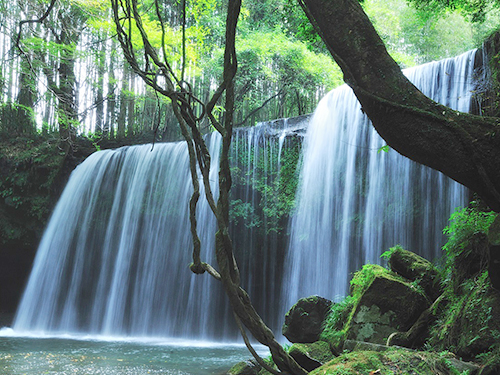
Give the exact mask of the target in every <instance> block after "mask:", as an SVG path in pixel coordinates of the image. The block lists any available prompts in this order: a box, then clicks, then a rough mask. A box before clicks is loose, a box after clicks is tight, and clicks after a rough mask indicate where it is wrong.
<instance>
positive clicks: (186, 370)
mask: <svg viewBox="0 0 500 375" xmlns="http://www.w3.org/2000/svg"><path fill="white" fill-rule="evenodd" d="M261 354H264V355H265V353H261ZM248 358H249V353H248V351H247V349H246V348H245V347H244V346H243V345H238V344H220V343H207V342H197V341H185V340H181V341H180V340H168V341H167V340H157V341H154V342H151V341H149V342H146V341H140V340H129V339H127V340H118V339H107V340H106V339H99V340H96V339H85V338H69V337H68V338H61V337H59V338H48V337H46V338H43V337H39V338H34V337H16V336H15V335H13V333H12V332H11V331H10V330H8V329H2V330H0V374H1V375H25V374H26V375H35V374H36V375H40V374H50V375H63V374H64V375H69V374H78V375H80V374H81V375H118V374H119V375H143V374H163V375H222V374H225V373H226V372H227V370H229V368H231V367H232V366H233V365H234V364H235V363H237V362H240V361H242V360H245V359H248Z"/></svg>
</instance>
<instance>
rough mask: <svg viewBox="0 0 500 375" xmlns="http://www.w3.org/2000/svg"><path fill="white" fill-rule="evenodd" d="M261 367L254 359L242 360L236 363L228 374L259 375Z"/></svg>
mask: <svg viewBox="0 0 500 375" xmlns="http://www.w3.org/2000/svg"><path fill="white" fill-rule="evenodd" d="M260 370H261V367H260V365H259V364H257V363H255V362H253V361H242V362H238V363H237V364H235V365H234V366H233V367H231V369H230V370H229V371H228V372H227V375H259V371H260Z"/></svg>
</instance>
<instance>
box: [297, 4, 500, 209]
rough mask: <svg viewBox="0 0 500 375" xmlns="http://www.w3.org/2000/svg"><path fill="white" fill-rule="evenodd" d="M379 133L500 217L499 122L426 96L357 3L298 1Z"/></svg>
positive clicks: (394, 146) (411, 157)
mask: <svg viewBox="0 0 500 375" xmlns="http://www.w3.org/2000/svg"><path fill="white" fill-rule="evenodd" d="M299 2H300V4H301V6H302V7H303V9H304V11H305V12H306V14H307V17H308V18H309V20H310V21H311V22H312V23H313V25H314V27H315V28H316V30H317V31H318V32H319V34H320V36H321V38H322V39H323V41H324V42H325V43H326V45H327V47H328V49H329V50H330V52H331V54H332V56H333V58H334V59H335V60H336V62H337V63H338V64H339V66H340V67H341V69H342V71H343V73H344V79H345V81H346V83H347V84H348V85H349V86H350V87H351V88H352V89H353V91H354V93H355V94H356V96H357V98H358V100H359V101H360V103H361V105H362V109H363V111H364V112H366V114H367V115H368V117H369V118H370V119H371V120H372V122H373V125H374V127H375V129H376V130H377V132H378V133H379V134H380V135H381V136H382V138H383V139H384V140H385V141H386V142H387V144H388V145H389V146H390V147H392V148H394V149H395V150H396V151H398V152H399V153H401V154H402V155H404V156H407V157H408V158H410V159H412V160H414V161H416V162H418V163H421V164H424V165H427V166H429V167H431V168H434V169H436V170H439V171H441V172H443V173H444V174H445V175H447V176H449V177H451V178H452V179H454V180H455V181H458V182H459V183H461V184H463V185H465V186H466V187H468V188H470V189H471V190H473V191H475V192H476V193H478V194H479V195H480V196H481V197H482V198H483V199H484V201H485V202H486V203H487V204H488V205H489V206H490V208H491V209H493V210H495V211H497V212H499V211H500V126H499V122H500V119H498V118H492V117H480V116H474V115H470V114H464V113H461V112H457V111H454V110H451V109H450V108H448V107H445V106H443V105H440V104H438V103H436V102H434V101H432V100H431V99H429V98H428V97H426V96H425V95H423V94H422V93H421V92H420V91H419V90H418V89H417V88H416V87H415V86H414V85H413V84H412V83H411V82H410V81H409V80H408V79H407V78H406V77H405V76H404V74H403V73H402V71H401V69H400V67H399V66H398V65H397V63H396V62H395V61H394V60H393V59H392V58H391V57H390V56H389V54H388V52H387V50H386V48H385V46H384V43H383V42H382V40H381V39H380V37H379V36H378V34H377V32H376V31H375V28H374V27H373V25H372V23H371V22H370V20H369V19H368V16H367V15H366V14H365V12H364V11H363V9H362V7H361V5H360V3H359V2H358V1H357V0H299Z"/></svg>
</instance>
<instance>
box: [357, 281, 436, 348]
mask: <svg viewBox="0 0 500 375" xmlns="http://www.w3.org/2000/svg"><path fill="white" fill-rule="evenodd" d="M428 307H429V302H428V300H427V298H426V297H425V296H424V295H423V294H422V293H421V292H420V291H419V290H417V288H415V287H414V286H413V285H412V284H411V283H408V282H405V281H403V280H400V279H399V278H398V277H394V276H392V275H390V274H389V273H387V274H378V275H376V276H375V277H374V278H373V280H372V281H371V283H370V284H369V286H368V287H367V288H366V290H365V291H364V292H363V294H362V295H361V297H360V299H359V302H358V303H357V305H356V309H355V311H354V315H353V318H352V320H351V325H350V327H349V331H348V337H347V338H348V339H352V340H357V341H369V342H372V343H376V344H385V343H386V342H387V338H388V337H389V336H390V335H391V334H392V333H393V332H397V331H406V330H408V329H409V328H410V327H411V326H412V325H413V323H415V321H416V320H417V319H418V317H419V316H420V314H422V312H423V311H424V310H425V309H427V308H428Z"/></svg>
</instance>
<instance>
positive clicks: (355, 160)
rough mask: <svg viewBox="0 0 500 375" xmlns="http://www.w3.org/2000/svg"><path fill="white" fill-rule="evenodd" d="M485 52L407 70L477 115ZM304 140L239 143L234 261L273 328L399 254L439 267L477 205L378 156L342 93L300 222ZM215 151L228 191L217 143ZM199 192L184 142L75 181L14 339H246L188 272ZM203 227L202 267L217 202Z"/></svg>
mask: <svg viewBox="0 0 500 375" xmlns="http://www.w3.org/2000/svg"><path fill="white" fill-rule="evenodd" d="M473 56H474V53H473V52H471V53H469V54H466V55H463V56H460V57H458V58H456V59H449V60H445V61H442V62H437V63H432V64H428V65H424V66H422V67H419V68H416V69H412V70H410V71H408V72H407V74H408V75H409V76H411V79H412V80H413V81H414V82H415V83H416V84H417V85H418V86H419V87H421V88H422V89H423V90H424V92H425V93H427V94H428V95H430V96H432V97H433V98H435V99H436V100H439V101H441V102H442V103H444V104H447V105H449V106H452V107H454V108H457V109H459V110H462V111H467V110H468V105H469V102H470V92H471V74H472V73H471V72H472V68H471V66H472V60H473ZM302 128H303V125H301V123H300V122H299V123H293V120H292V119H290V120H289V121H284V122H282V123H281V125H279V126H278V125H276V124H273V125H267V124H261V125H259V126H256V127H251V128H246V129H237V130H235V132H234V139H233V149H232V156H231V158H232V172H233V191H232V203H231V228H230V230H231V235H232V237H233V241H234V247H235V253H236V258H237V261H238V263H239V265H240V269H241V275H242V284H243V286H244V287H245V288H246V289H247V290H248V291H249V293H250V296H251V298H252V300H253V302H254V303H255V305H256V308H257V310H258V311H259V312H260V313H261V314H262V315H263V317H264V320H265V321H267V322H268V323H269V324H270V326H271V327H272V328H274V329H276V330H278V329H279V322H280V320H281V316H282V313H283V309H285V308H288V307H289V306H290V305H291V304H293V303H294V302H295V301H296V299H297V298H299V297H303V296H306V295H310V294H320V295H323V296H325V297H329V298H334V297H335V296H336V295H341V294H344V293H345V292H346V290H347V286H348V276H349V273H350V272H352V271H353V270H355V269H356V268H358V267H359V266H361V265H362V264H363V263H366V262H372V263H377V262H380V258H379V256H380V254H381V252H383V251H384V250H387V249H388V248H389V247H390V246H393V245H395V244H398V243H400V244H402V245H403V246H405V247H407V248H409V249H410V250H413V251H416V252H419V253H421V254H423V255H425V256H427V257H429V258H433V257H436V256H438V255H439V248H440V246H441V245H442V240H443V238H442V234H441V231H442V228H443V227H444V226H445V224H446V220H447V218H448V216H449V214H450V213H451V212H452V211H453V209H454V208H455V207H456V206H458V205H463V204H464V203H465V202H466V191H465V190H464V189H463V188H462V187H460V186H459V185H458V184H456V183H454V182H452V181H450V180H449V179H447V178H445V177H443V176H442V175H440V174H439V173H437V172H434V171H431V170H429V169H428V168H425V167H422V166H419V165H417V164H415V163H412V162H411V161H409V160H406V159H405V158H403V157H401V156H400V155H398V154H397V153H396V152H395V151H394V150H390V151H389V152H384V151H381V147H382V146H384V143H383V141H382V140H381V139H380V138H379V137H378V136H377V134H376V133H375V131H374V130H373V129H372V127H371V126H370V125H369V121H368V119H367V118H366V117H365V116H364V115H363V114H362V112H361V110H360V107H359V104H358V103H357V101H356V99H355V97H354V95H353V94H352V92H351V91H350V90H349V89H348V88H347V87H341V88H338V89H336V90H334V91H332V92H331V93H330V94H328V95H327V96H326V97H325V98H324V99H323V100H322V101H321V103H320V105H319V107H318V109H317V111H316V113H315V114H314V117H313V119H312V120H311V122H310V125H309V129H308V131H307V135H306V141H305V145H304V147H305V153H304V154H303V160H302V169H301V171H300V181H301V183H300V189H299V191H298V195H297V196H298V204H297V207H296V212H295V214H294V215H293V217H292V220H291V223H289V222H288V214H289V212H290V207H291V206H292V204H291V203H290V202H293V195H294V194H295V187H294V186H295V185H296V184H297V180H298V175H297V174H296V173H294V172H293V171H294V170H295V168H296V166H297V163H298V161H299V159H300V157H299V156H300V152H301V149H302V145H303V142H302V139H303V134H302V131H301V129H302ZM207 139H208V141H209V143H210V144H209V146H210V150H211V154H212V155H213V156H214V157H213V160H212V164H213V166H214V168H212V176H211V181H213V183H214V185H213V189H214V191H216V190H217V184H216V181H217V168H216V166H217V165H218V160H217V158H218V150H219V148H220V138H219V137H217V136H213V135H212V136H210V137H208V138H207ZM191 191H192V187H191V181H190V175H189V168H188V156H187V149H186V146H185V144H184V143H163V144H156V145H154V147H152V146H151V145H144V146H132V147H123V148H120V149H117V150H106V151H100V152H96V153H94V154H93V155H91V156H90V157H89V158H88V159H87V160H85V162H84V163H82V164H81V165H80V166H78V167H77V168H76V169H75V171H74V172H73V173H72V175H71V178H70V180H69V182H68V185H67V187H66V189H65V190H64V192H63V194H62V196H61V198H60V201H59V202H58V204H57V206H56V208H55V211H54V213H53V215H52V218H51V220H50V222H49V224H48V227H47V229H46V232H45V234H44V236H43V238H42V241H41V243H40V246H39V249H38V252H37V256H36V259H35V263H34V266H33V270H32V273H31V276H30V279H29V281H28V284H27V287H26V290H25V293H24V295H23V298H22V301H21V303H20V306H19V308H18V311H17V314H16V318H15V322H14V327H13V328H14V330H15V331H16V332H18V333H20V334H22V333H26V334H33V333H35V334H36V333H38V334H48V335H53V334H66V333H69V334H79V335H81V334H84V335H92V336H135V337H182V338H196V339H210V340H213V339H216V340H234V339H235V338H236V336H237V329H236V327H235V326H234V324H233V318H232V313H231V310H230V308H229V306H228V305H227V298H225V295H224V293H223V291H222V288H221V286H220V284H219V283H218V282H217V281H215V280H212V278H211V277H209V276H208V275H201V276H199V275H194V274H192V273H191V272H190V271H189V269H188V265H189V263H190V262H191V250H192V241H191V236H190V228H189V217H188V201H189V198H190V195H191ZM285 196H286V197H288V198H290V197H292V198H290V199H288V198H287V199H283V197H285ZM202 197H203V194H202ZM198 225H199V228H198V229H199V233H200V237H201V240H202V244H203V249H202V258H203V260H204V261H208V262H212V263H213V262H214V257H213V251H214V232H215V230H216V226H215V222H214V219H213V215H211V213H210V210H209V207H208V205H207V204H206V201H205V200H204V199H201V200H200V203H199V206H198ZM288 232H290V233H288ZM289 242H290V244H289ZM288 245H289V246H288ZM215 266H216V265H215Z"/></svg>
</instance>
